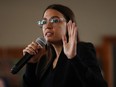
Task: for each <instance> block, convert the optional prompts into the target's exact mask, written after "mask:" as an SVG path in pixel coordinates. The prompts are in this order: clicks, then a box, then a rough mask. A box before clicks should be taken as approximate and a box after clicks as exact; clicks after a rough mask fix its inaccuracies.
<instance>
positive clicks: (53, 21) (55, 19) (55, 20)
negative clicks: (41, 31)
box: [50, 18, 60, 23]
mask: <svg viewBox="0 0 116 87" xmlns="http://www.w3.org/2000/svg"><path fill="white" fill-rule="evenodd" d="M50 22H51V23H59V22H60V19H59V18H52V19H51V20H50Z"/></svg>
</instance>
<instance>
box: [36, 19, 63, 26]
mask: <svg viewBox="0 0 116 87" xmlns="http://www.w3.org/2000/svg"><path fill="white" fill-rule="evenodd" d="M48 21H49V22H50V23H51V24H54V25H55V24H57V23H60V22H62V21H65V19H64V18H59V17H52V18H50V19H49V20H47V19H46V18H43V19H42V20H39V21H38V22H37V23H38V25H39V26H40V27H43V26H44V25H45V24H47V23H48Z"/></svg>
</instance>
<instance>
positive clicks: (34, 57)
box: [11, 38, 47, 74]
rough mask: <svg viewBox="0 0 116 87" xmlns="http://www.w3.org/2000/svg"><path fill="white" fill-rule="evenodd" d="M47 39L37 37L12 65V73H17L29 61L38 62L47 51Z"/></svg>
mask: <svg viewBox="0 0 116 87" xmlns="http://www.w3.org/2000/svg"><path fill="white" fill-rule="evenodd" d="M46 44H47V43H46V41H45V39H44V38H37V39H36V41H35V42H32V43H31V44H29V45H28V46H27V47H26V48H25V49H24V50H23V55H24V56H23V57H22V58H21V59H20V60H19V61H18V62H17V63H16V64H15V65H14V66H13V67H12V69H11V73H12V74H16V73H17V72H18V71H19V70H20V69H21V68H22V67H23V66H24V65H25V64H26V63H27V62H29V63H36V62H37V61H38V60H39V59H40V57H41V56H42V55H44V53H45V46H46Z"/></svg>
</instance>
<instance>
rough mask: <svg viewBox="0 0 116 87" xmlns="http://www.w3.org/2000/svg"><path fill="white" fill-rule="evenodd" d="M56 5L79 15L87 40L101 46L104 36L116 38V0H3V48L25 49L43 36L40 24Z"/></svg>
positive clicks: (83, 37) (0, 19)
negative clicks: (21, 47)
mask: <svg viewBox="0 0 116 87" xmlns="http://www.w3.org/2000/svg"><path fill="white" fill-rule="evenodd" d="M52 3H61V4H64V5H67V6H69V7H70V8H71V9H72V10H73V11H74V13H75V15H76V18H77V23H78V27H79V35H80V38H81V40H83V41H91V42H92V43H94V44H99V43H100V42H101V38H102V36H104V35H116V0H0V47H1V46H2V47H9V46H10V47H12V46H25V45H27V44H29V43H30V42H31V41H32V40H35V39H36V38H37V37H38V36H41V35H42V31H41V29H40V28H39V27H38V25H37V24H36V21H37V20H38V19H40V18H41V16H42V13H43V10H44V9H45V7H46V6H48V5H49V4H52Z"/></svg>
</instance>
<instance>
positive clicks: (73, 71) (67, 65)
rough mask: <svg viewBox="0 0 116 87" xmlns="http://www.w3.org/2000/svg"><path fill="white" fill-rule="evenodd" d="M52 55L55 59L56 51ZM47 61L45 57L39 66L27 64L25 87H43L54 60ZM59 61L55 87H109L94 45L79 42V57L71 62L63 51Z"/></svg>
mask: <svg viewBox="0 0 116 87" xmlns="http://www.w3.org/2000/svg"><path fill="white" fill-rule="evenodd" d="M52 54H53V57H54V56H55V53H54V50H52ZM46 61H48V60H47V56H44V57H43V58H41V60H40V61H39V63H37V64H27V66H26V71H25V73H24V75H23V87H41V86H40V84H42V82H43V80H44V79H45V78H46V74H47V73H49V68H50V65H51V64H52V63H53V58H52V59H51V60H50V62H49V63H46ZM59 61H61V62H58V63H60V64H61V68H60V69H59V71H57V72H56V74H57V76H56V78H55V79H54V83H53V84H54V86H53V87H107V83H106V81H105V80H104V78H103V76H102V73H101V69H100V66H99V64H98V61H97V58H96V51H95V48H94V46H93V44H91V43H85V42H79V43H78V44H77V55H76V56H75V57H74V58H73V59H71V60H69V59H68V58H67V57H66V55H65V54H64V52H63V50H62V52H61V54H60V57H59ZM59 66H60V65H59ZM59 77H61V78H59ZM71 79H72V80H71ZM55 80H56V81H55ZM59 84H60V85H59ZM48 87H49V85H48Z"/></svg>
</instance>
